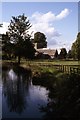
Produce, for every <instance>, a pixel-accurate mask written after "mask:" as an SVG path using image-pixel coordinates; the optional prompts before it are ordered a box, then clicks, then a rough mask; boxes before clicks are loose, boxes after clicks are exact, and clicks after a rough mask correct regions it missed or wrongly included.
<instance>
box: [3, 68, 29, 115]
mask: <svg viewBox="0 0 80 120" xmlns="http://www.w3.org/2000/svg"><path fill="white" fill-rule="evenodd" d="M30 76H31V71H30V70H25V69H23V68H21V67H17V68H16V67H14V68H13V69H10V70H7V71H5V72H4V69H3V94H4V96H5V97H6V100H7V104H8V108H9V110H10V112H11V111H14V112H18V113H21V112H22V111H23V110H24V109H25V106H26V104H27V102H26V94H28V93H29V92H28V90H29V89H28V88H29V84H30V81H29V77H30Z"/></svg>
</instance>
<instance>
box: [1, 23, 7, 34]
mask: <svg viewBox="0 0 80 120" xmlns="http://www.w3.org/2000/svg"><path fill="white" fill-rule="evenodd" d="M2 24H3V25H2V27H0V34H3V33H4V34H5V33H6V31H7V30H8V25H9V23H8V22H3V23H2Z"/></svg>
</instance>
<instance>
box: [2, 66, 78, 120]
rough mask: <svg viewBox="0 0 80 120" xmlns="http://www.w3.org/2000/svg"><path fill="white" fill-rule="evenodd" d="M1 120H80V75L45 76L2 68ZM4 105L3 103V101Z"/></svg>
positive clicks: (13, 67) (8, 67)
mask: <svg viewBox="0 0 80 120" xmlns="http://www.w3.org/2000/svg"><path fill="white" fill-rule="evenodd" d="M1 88H2V118H10V119H11V118H22V119H23V118H28V119H31V118H32V119H33V118H37V119H38V118H39V119H45V120H50V119H57V118H59V119H63V118H64V119H77V120H78V119H79V120H80V93H79V90H80V74H63V73H60V72H56V71H55V72H54V73H52V72H50V71H49V72H44V73H42V74H41V75H39V76H37V75H36V76H34V77H32V71H31V70H30V69H24V68H22V67H19V66H15V65H13V66H3V69H2V83H1V82H0V96H1ZM0 101H1V99H0Z"/></svg>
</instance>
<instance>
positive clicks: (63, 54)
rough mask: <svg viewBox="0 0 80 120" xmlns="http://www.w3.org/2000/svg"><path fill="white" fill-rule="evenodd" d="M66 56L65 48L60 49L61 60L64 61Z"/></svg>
mask: <svg viewBox="0 0 80 120" xmlns="http://www.w3.org/2000/svg"><path fill="white" fill-rule="evenodd" d="M66 55H67V51H66V48H62V49H61V52H60V58H61V59H65V58H66Z"/></svg>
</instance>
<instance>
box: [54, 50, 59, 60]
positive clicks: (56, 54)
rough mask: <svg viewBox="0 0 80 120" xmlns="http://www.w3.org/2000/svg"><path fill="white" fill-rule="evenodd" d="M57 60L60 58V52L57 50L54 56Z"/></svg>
mask: <svg viewBox="0 0 80 120" xmlns="http://www.w3.org/2000/svg"><path fill="white" fill-rule="evenodd" d="M54 57H55V58H58V51H57V50H56V52H55V55H54Z"/></svg>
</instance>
